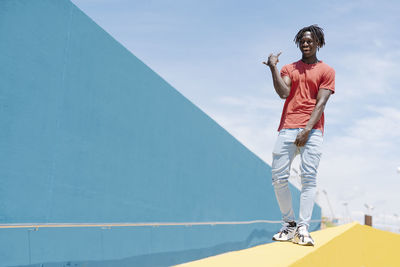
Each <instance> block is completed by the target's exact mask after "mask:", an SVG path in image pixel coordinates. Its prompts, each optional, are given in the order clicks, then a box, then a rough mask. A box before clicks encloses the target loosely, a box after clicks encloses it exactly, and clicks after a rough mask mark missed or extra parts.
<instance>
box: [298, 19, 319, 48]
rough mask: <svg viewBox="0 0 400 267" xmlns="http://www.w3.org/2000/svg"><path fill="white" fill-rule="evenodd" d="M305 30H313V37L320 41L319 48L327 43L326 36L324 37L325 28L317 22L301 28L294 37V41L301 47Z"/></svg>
mask: <svg viewBox="0 0 400 267" xmlns="http://www.w3.org/2000/svg"><path fill="white" fill-rule="evenodd" d="M305 32H311V34H312V36H313V38H314V39H315V40H316V41H317V42H318V49H319V48H320V47H323V46H324V45H325V37H324V30H323V29H322V28H321V27H318V25H317V24H314V25H311V26H308V27H304V28H303V29H301V30H300V31H299V32H298V33H297V34H296V36H295V37H294V40H293V41H294V42H295V44H296V45H297V47H299V45H300V41H301V38H303V34H304V33H305Z"/></svg>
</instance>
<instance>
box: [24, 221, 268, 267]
mask: <svg viewBox="0 0 400 267" xmlns="http://www.w3.org/2000/svg"><path fill="white" fill-rule="evenodd" d="M272 235H273V233H271V232H268V231H266V230H265V229H261V228H260V229H255V230H253V231H252V232H251V234H250V235H249V236H248V237H247V238H246V240H244V241H239V242H226V243H223V244H219V245H216V246H213V247H209V248H201V249H190V250H184V251H176V252H163V253H154V254H148V255H140V256H134V257H129V258H125V259H118V260H104V261H76V262H74V261H67V262H53V263H39V264H31V265H25V266H26V267H83V266H85V267H106V266H141V267H149V266H152V267H153V266H171V265H176V264H181V263H185V262H189V261H194V260H198V259H202V258H206V257H210V256H214V255H218V254H221V253H225V252H228V251H235V250H240V249H245V248H249V247H254V246H257V245H261V244H265V243H269V242H270V237H271V236H272Z"/></svg>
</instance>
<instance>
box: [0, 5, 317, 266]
mask: <svg viewBox="0 0 400 267" xmlns="http://www.w3.org/2000/svg"><path fill="white" fill-rule="evenodd" d="M0 51H1V52H0V62H1V64H0V125H1V131H0V223H3V224H7V223H57V222H59V223H68V222H82V223H90V222H93V223H99V222H205V221H248V220H257V219H266V220H279V219H280V213H279V210H278V206H277V203H276V201H275V196H274V193H273V190H272V186H271V177H270V167H269V166H268V165H267V164H266V163H264V162H263V161H262V160H260V159H259V158H258V157H257V156H256V155H254V154H253V153H252V152H250V151H249V150H248V149H247V148H246V147H244V146H243V145H242V144H241V143H239V142H238V141H237V140H236V139H234V138H233V137H232V136H231V135H230V134H229V133H228V132H227V131H225V130H224V129H223V128H221V127H220V126H219V125H218V124H217V123H215V122H214V121H213V120H212V119H211V118H209V117H208V116H207V115H206V114H204V113H203V112H202V111H201V110H199V109H198V108H197V107H196V106H195V105H193V104H192V103H191V102H190V101H188V100H187V99H186V98H184V97H183V96H182V95H181V94H180V93H179V92H177V91H176V90H175V89H174V88H172V87H171V86H170V85H169V84H168V83H167V82H166V81H164V80H163V79H162V78H161V77H159V76H158V75H157V74H156V73H154V72H153V71H152V70H151V69H150V68H148V67H147V66H146V65H145V64H143V63H142V62H141V61H140V60H139V59H137V58H136V57H135V56H134V55H132V54H131V53H130V52H129V51H127V50H126V49H125V48H124V47H122V46H121V45H120V44H119V43H118V42H117V41H116V40H114V39H113V38H112V37H111V36H110V35H108V34H107V33H106V32H104V30H102V29H101V28H100V27H99V26H97V25H96V24H95V23H94V22H93V21H92V20H91V19H90V18H88V17H87V16H86V15H85V14H83V13H82V12H81V11H80V10H79V9H78V8H77V7H75V6H74V5H73V4H72V3H71V2H70V1H67V0H0ZM292 190H293V193H294V195H295V196H294V199H298V195H299V192H298V191H297V190H295V189H294V188H292ZM294 205H295V207H296V210H297V209H298V203H294ZM314 218H315V219H318V218H320V208H319V207H316V208H315V210H314ZM318 225H319V224H315V225H313V228H316V227H318ZM279 228H280V226H279V225H278V224H254V225H236V226H192V227H184V226H170V227H156V228H154V227H137V228H136V227H128V228H112V229H101V228H73V229H68V228H52V229H44V228H40V229H39V230H38V231H33V230H29V229H0V265H2V266H15V265H29V264H45V265H44V266H63V265H65V264H66V263H68V262H69V263H70V264H76V265H77V266H121V264H123V265H128V264H129V265H131V266H132V265H136V266H166V265H170V264H177V263H181V262H185V261H190V260H194V259H198V258H202V257H205V256H210V255H215V254H217V253H221V252H225V251H229V250H235V249H242V248H245V247H249V246H253V245H256V244H260V243H266V242H270V239H271V236H272V234H273V233H274V232H275V231H276V230H278V229H279Z"/></svg>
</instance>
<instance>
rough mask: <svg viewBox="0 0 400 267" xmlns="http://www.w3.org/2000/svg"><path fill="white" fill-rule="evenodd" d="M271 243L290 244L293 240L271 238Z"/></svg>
mask: <svg viewBox="0 0 400 267" xmlns="http://www.w3.org/2000/svg"><path fill="white" fill-rule="evenodd" d="M272 240H273V241H279V242H292V240H293V239H275V238H272Z"/></svg>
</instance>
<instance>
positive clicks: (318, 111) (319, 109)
mask: <svg viewBox="0 0 400 267" xmlns="http://www.w3.org/2000/svg"><path fill="white" fill-rule="evenodd" d="M331 94H332V91H331V90H328V89H323V88H321V89H320V90H319V91H318V96H317V103H316V104H315V107H314V110H313V112H312V113H311V117H310V120H309V121H308V123H307V125H306V127H305V128H304V130H303V131H301V132H300V133H299V134H298V135H297V137H296V141H294V144H295V145H296V146H299V147H300V146H304V145H305V144H306V143H307V140H308V136H309V134H310V132H311V130H312V128H313V127H314V125H315V124H316V123H317V122H318V121H319V119H320V118H321V116H322V113H323V112H324V109H325V106H326V103H327V102H328V99H329V97H330V95H331Z"/></svg>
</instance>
